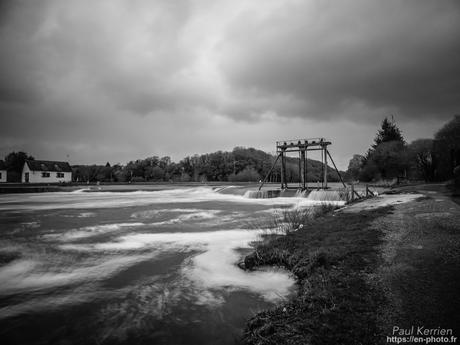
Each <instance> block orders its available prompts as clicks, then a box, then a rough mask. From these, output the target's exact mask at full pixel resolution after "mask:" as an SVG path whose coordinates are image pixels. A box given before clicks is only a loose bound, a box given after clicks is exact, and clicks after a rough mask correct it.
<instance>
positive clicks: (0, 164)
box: [0, 161, 7, 183]
mask: <svg viewBox="0 0 460 345" xmlns="http://www.w3.org/2000/svg"><path fill="white" fill-rule="evenodd" d="M6 177H7V170H6V165H5V162H4V161H0V183H2V182H6Z"/></svg>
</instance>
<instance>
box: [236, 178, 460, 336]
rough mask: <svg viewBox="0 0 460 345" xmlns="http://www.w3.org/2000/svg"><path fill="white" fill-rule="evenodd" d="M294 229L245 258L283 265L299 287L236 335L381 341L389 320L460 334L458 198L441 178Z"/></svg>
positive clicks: (250, 264)
mask: <svg viewBox="0 0 460 345" xmlns="http://www.w3.org/2000/svg"><path fill="white" fill-rule="evenodd" d="M400 193H403V194H400ZM407 193H409V194H407ZM384 205H390V206H384ZM296 228H298V229H299V230H297V231H293V232H288V234H287V235H286V236H278V237H272V238H271V239H270V240H265V241H261V242H259V243H258V244H257V245H256V246H255V248H254V252H253V253H252V254H251V255H249V256H247V257H246V258H245V266H246V268H247V269H255V268H257V267H259V266H263V265H278V266H284V267H285V268H287V269H288V270H290V271H291V272H292V273H293V274H294V275H295V276H296V278H297V282H298V293H297V295H296V296H295V297H294V298H293V299H291V300H290V301H289V302H288V303H286V304H284V305H280V306H278V307H277V308H275V309H272V310H267V311H264V312H262V313H259V314H257V315H255V316H254V317H253V318H252V319H250V320H249V322H248V323H247V327H246V329H245V332H244V337H243V343H245V344H386V343H387V336H391V335H392V329H393V327H394V326H399V327H401V328H410V327H412V326H414V327H419V326H422V327H424V328H425V329H429V328H431V329H436V328H438V327H440V328H444V329H452V330H453V335H454V336H457V337H458V336H459V335H460V328H459V325H460V313H459V312H458V310H460V299H459V298H458V291H460V269H459V267H460V206H459V205H458V204H457V203H455V202H454V201H453V200H452V196H451V193H450V192H449V191H448V190H446V188H445V186H443V185H422V186H410V187H404V188H401V189H400V190H395V191H394V194H392V195H386V196H384V197H382V198H374V199H369V200H366V201H364V202H360V203H357V204H354V205H352V206H350V207H347V208H346V209H342V210H340V211H337V212H329V213H327V214H325V215H323V216H320V217H317V218H316V219H313V220H312V219H308V220H306V221H304V226H303V227H302V226H299V225H298V224H296Z"/></svg>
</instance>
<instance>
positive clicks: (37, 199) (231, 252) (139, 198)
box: [0, 187, 317, 344]
mask: <svg viewBox="0 0 460 345" xmlns="http://www.w3.org/2000/svg"><path fill="white" fill-rule="evenodd" d="M225 189H226V191H227V193H224V192H223V190H222V188H216V187H213V188H212V187H193V188H181V189H174V188H171V187H169V188H163V189H162V188H158V190H154V191H127V192H117V191H115V192H107V191H91V190H78V191H73V192H57V193H37V194H4V195H0V229H1V232H0V234H1V237H0V339H1V341H2V343H3V344H9V343H11V344H42V343H51V344H134V343H135V344H234V343H235V340H237V339H238V338H240V336H241V334H242V330H243V328H244V325H245V322H246V321H247V319H248V318H250V317H251V316H252V315H254V314H255V313H257V312H259V311H261V310H263V309H267V308H270V307H273V306H274V305H275V304H276V303H279V302H280V301H283V300H285V299H286V298H288V296H289V295H290V294H292V293H293V292H294V291H295V284H294V280H293V278H292V277H291V276H290V275H289V273H288V272H286V271H283V270H281V269H273V268H267V269H264V270H258V271H254V272H246V271H243V270H241V269H240V268H239V267H238V266H237V263H238V262H239V261H241V260H242V258H243V257H244V255H246V254H247V253H249V252H250V251H251V246H250V244H251V242H252V241H255V240H257V239H258V238H260V234H261V231H262V232H263V229H262V230H261V229H260V228H261V226H260V225H261V224H266V223H264V221H265V220H266V219H267V218H269V217H273V215H274V214H277V212H279V211H280V209H282V208H292V207H308V206H310V205H314V204H317V202H316V201H312V200H308V199H306V198H300V197H291V198H274V199H250V198H247V197H245V196H244V195H240V194H241V193H240V194H238V193H232V192H231V187H227V188H225ZM229 191H230V192H229ZM262 227H263V226H262Z"/></svg>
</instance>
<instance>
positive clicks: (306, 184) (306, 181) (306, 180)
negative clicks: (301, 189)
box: [303, 146, 308, 189]
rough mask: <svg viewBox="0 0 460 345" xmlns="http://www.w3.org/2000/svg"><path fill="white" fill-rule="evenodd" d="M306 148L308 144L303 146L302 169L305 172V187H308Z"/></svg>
mask: <svg viewBox="0 0 460 345" xmlns="http://www.w3.org/2000/svg"><path fill="white" fill-rule="evenodd" d="M307 148H308V146H305V151H304V153H305V160H304V164H305V166H304V169H303V171H304V172H305V189H308V179H307V176H308V175H307V160H308V158H307V157H308V156H307Z"/></svg>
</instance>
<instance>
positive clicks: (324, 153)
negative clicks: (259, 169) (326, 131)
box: [259, 138, 346, 191]
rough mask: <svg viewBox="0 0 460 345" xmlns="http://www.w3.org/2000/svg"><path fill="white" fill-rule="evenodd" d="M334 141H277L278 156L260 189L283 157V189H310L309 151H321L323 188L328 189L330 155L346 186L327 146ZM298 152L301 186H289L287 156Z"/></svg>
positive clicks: (314, 139) (311, 139)
mask: <svg viewBox="0 0 460 345" xmlns="http://www.w3.org/2000/svg"><path fill="white" fill-rule="evenodd" d="M331 144H332V143H331V142H330V141H328V140H326V139H324V138H309V139H296V140H283V141H277V142H276V153H277V157H276V160H275V162H274V163H273V166H272V167H271V169H270V171H269V172H268V174H267V176H265V178H264V180H263V181H262V183H261V185H260V186H259V190H261V188H262V187H263V185H264V184H265V182H266V181H267V179H268V177H269V176H270V174H271V173H272V171H273V169H274V168H275V166H276V163H277V162H278V160H280V159H281V189H282V190H283V189H288V188H293V189H300V190H302V191H303V190H307V189H308V181H307V158H308V154H307V153H308V152H309V151H321V163H322V177H323V178H322V181H321V189H327V188H328V187H327V170H328V166H327V158H328V157H329V158H330V160H331V162H332V164H333V165H334V168H335V170H336V172H337V175H338V176H339V179H340V181H341V182H342V184H343V186H344V187H346V185H345V183H344V182H343V180H342V176H341V175H340V172H339V170H338V169H337V167H336V165H335V162H334V160H333V159H332V156H331V154H330V153H329V151H328V149H327V147H328V145H331ZM293 152H294V153H298V154H299V176H300V181H299V186H298V187H289V186H288V182H287V175H286V157H287V154H288V153H293Z"/></svg>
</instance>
